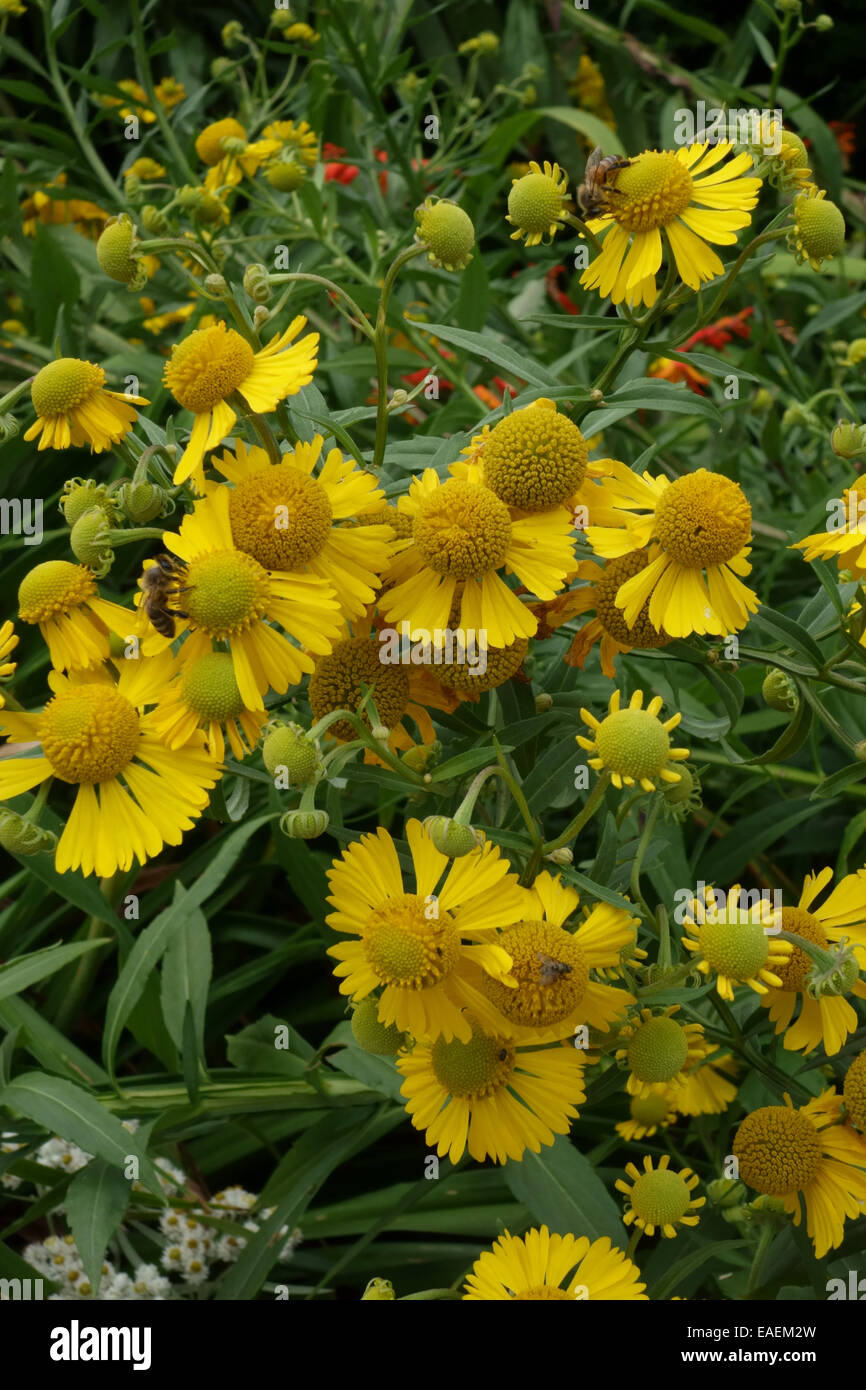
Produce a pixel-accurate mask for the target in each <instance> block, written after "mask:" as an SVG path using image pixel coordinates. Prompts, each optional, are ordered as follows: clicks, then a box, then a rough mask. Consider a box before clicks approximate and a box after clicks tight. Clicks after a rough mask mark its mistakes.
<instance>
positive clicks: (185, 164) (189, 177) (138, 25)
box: [130, 0, 201, 188]
mask: <svg viewBox="0 0 866 1390" xmlns="http://www.w3.org/2000/svg"><path fill="white" fill-rule="evenodd" d="M130 12H131V19H132V51H133V53H134V54H135V66H136V69H137V71H138V78H139V81H140V82H141V85H142V87H143V88H144V90H145V91H146V93H147V100H148V103H149V105H150V109H151V111H152V112H153V114H154V115H155V116H156V119H157V123H158V125H159V128H160V130H161V132H162V137H163V139H164V140H165V143H166V145H167V146H168V148H169V150H170V151H171V154H172V156H173V158H174V160H175V163H176V164H177V166H178V168H179V169H180V171H181V173H182V174H183V176H184V178H185V179H186V181H187V183H189V184H193V185H195V187H196V188H197V187H198V185H199V184H200V183H201V179H199V178H197V177H196V175H195V172H194V170H193V168H192V166H191V165H190V163H189V161H188V160H187V157H186V155H185V154H184V152H183V150H182V149H181V147H180V145H179V143H178V140H177V137H176V135H175V133H174V131H173V130H172V128H171V124H170V122H169V120H168V118H167V116H166V114H165V111H164V110H163V106H162V102H161V101H159V100H158V98H157V95H156V90H155V88H154V85H153V74H152V73H151V70H150V63H149V62H148V61H147V48H146V46H145V41H144V26H143V24H142V20H141V9H140V7H139V0H131V5H130Z"/></svg>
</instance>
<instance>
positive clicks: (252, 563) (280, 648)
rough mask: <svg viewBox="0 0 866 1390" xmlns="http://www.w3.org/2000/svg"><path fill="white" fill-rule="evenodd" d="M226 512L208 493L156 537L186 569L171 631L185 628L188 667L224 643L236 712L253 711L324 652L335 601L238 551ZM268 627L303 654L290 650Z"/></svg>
mask: <svg viewBox="0 0 866 1390" xmlns="http://www.w3.org/2000/svg"><path fill="white" fill-rule="evenodd" d="M229 505H230V493H229V489H228V488H227V487H223V486H222V485H215V486H212V487H210V488H209V489H208V496H207V497H206V498H205V499H204V500H203V501H200V502H197V503H196V504H195V506H194V508H193V510H192V511H191V512H190V513H188V515H187V516H185V517H184V519H183V521H182V522H181V526H180V530H179V532H178V533H177V534H174V533H172V532H169V531H166V532H165V533H164V535H163V542H164V544H165V545H166V547H167V548H168V549H169V550H170V551H171V552H172V553H173V554H174V555H177V556H178V557H179V558H180V559H181V560H182V561H183V562H184V565H185V567H186V570H185V574H184V576H183V577H182V578H181V579H180V581H179V583H178V585H177V587H178V589H179V590H180V589H182V590H183V592H182V593H181V594H180V595H179V597H180V599H181V601H182V603H183V606H184V610H185V613H186V616H181V615H180V614H179V613H178V612H177V611H175V614H174V616H175V625H176V628H177V631H178V633H180V632H183V631H184V630H185V629H187V628H189V629H192V631H191V635H190V636H189V637H188V638H187V641H186V643H185V644H184V645H185V648H186V649H188V650H187V651H186V652H185V655H186V659H188V660H190V661H192V660H194V659H195V658H197V657H201V656H205V655H207V654H208V653H209V652H210V651H211V650H212V644H213V642H220V643H226V644H227V646H228V650H229V652H230V654H231V658H232V663H233V666H234V674H235V680H236V681H237V686H238V690H239V692H240V697H241V699H242V701H243V703H244V706H245V707H246V709H248V710H260V709H263V708H264V702H263V700H262V696H263V695H264V694H265V692H266V691H267V690H268V689H269V688H270V689H273V690H276V691H277V692H278V693H279V694H283V693H284V692H285V691H286V690H287V689H288V688H289V686H290V685H297V684H298V682H299V681H300V679H301V677H302V675H303V673H304V672H309V671H312V670H313V666H314V662H313V657H312V656H311V655H310V653H320V654H321V653H324V652H327V651H330V649H331V642H332V641H333V639H334V638H335V637H337V636H338V634H339V630H340V629H339V617H338V609H337V601H336V598H335V597H334V591H333V589H331V588H330V587H329V586H328V585H327V584H325V583H324V582H323V581H322V580H321V579H317V578H316V577H315V576H314V575H300V574H287V573H278V572H276V571H273V570H267V569H265V568H264V566H263V565H260V564H259V562H258V560H255V559H253V557H252V556H251V555H247V554H245V553H244V552H243V551H242V550H239V549H238V547H237V546H236V544H235V541H234V537H233V536H232V529H231V520H230V516H229ZM275 622H276V623H279V624H280V626H281V627H282V629H283V631H284V632H285V633H287V634H289V635H290V636H291V637H294V638H295V639H296V640H297V641H298V642H301V643H303V646H304V647H305V648H306V649H307V650H304V651H302V650H300V649H299V648H298V647H294V646H292V644H291V643H290V642H289V640H288V637H285V636H283V635H281V634H280V633H279V632H278V631H277V629H276V628H275V627H274V626H273V624H274V623H275ZM169 640H170V639H168V638H160V637H157V636H156V635H155V634H154V635H153V636H152V637H150V638H149V639H148V650H152V651H157V650H161V649H163V648H164V647H165V645H166V643H167V642H168V641H169Z"/></svg>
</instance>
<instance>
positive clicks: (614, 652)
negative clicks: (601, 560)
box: [555, 550, 673, 680]
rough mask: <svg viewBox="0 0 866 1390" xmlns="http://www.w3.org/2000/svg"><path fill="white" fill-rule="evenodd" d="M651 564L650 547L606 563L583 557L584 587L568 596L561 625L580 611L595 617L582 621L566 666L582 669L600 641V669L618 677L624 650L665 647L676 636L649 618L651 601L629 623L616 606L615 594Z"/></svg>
mask: <svg viewBox="0 0 866 1390" xmlns="http://www.w3.org/2000/svg"><path fill="white" fill-rule="evenodd" d="M648 564H649V552H648V551H647V550H631V551H629V552H628V553H627V554H626V555H620V556H618V557H617V558H616V559H614V560H608V561H606V563H605V564H604V565H597V564H596V563H595V561H594V560H581V562H580V564H579V565H578V567H577V571H576V578H578V579H581V580H583V584H582V586H581V588H579V589H576V590H575V591H574V592H573V593H571V594H569V595H568V604H567V607H566V608H564V610H563V613H562V614H561V615H557V616H558V617H559V618H560V619H561V621H557V622H556V624H555V625H556V626H557V627H559V626H561V624H562V623H563V622H567V621H568V619H570V618H573V617H576V616H577V615H578V614H583V613H590V612H592V611H593V610H594V611H595V617H594V618H590V620H589V621H588V622H586V623H584V624H583V627H582V628H581V629H580V631H579V632H578V633H577V635H576V636H575V638H574V640H573V642H572V644H571V646H570V647H569V649H568V651H567V652H566V654H565V657H564V660H565V663H566V665H567V666H579V667H580V668H581V670H583V667H584V666H585V664H586V659H587V657H588V656H589V653H590V651H591V650H592V648H593V646H594V645H595V643H596V642H598V643H599V655H600V657H601V669H602V673H603V675H605V676H607V677H608V678H609V679H610V680H613V679H614V677H615V676H616V667H615V665H614V661H615V658H616V657H617V656H618V655H619V654H620V653H621V652H630V651H633V650H634V649H635V648H637V649H639V650H641V651H652V650H654V649H655V648H657V647H665V646H667V644H668V643H669V642H671V641H673V638H671V637H669V636H668V634H667V633H666V632H659V631H658V629H657V628H655V627H654V626H653V624H652V623H651V622H650V619H649V612H648V608H649V604H648V602H647V603H645V604H644V605H643V607H642V608H641V609H640V611H639V612H638V613H637V615H636V616H635V618H634V620H633V622H631V623H627V622H626V620H625V617H624V615H623V612H622V609H621V608H618V607H617V604H616V596H617V594H618V593H619V591H620V589H621V588H622V586H623V585H624V584H625V583H626V582H627V581H628V580H629V579H631V578H632V577H633V576H634V575H636V574H639V573H640V572H641V571H642V570H645V569H646V567H647V565H648Z"/></svg>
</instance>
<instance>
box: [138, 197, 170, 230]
mask: <svg viewBox="0 0 866 1390" xmlns="http://www.w3.org/2000/svg"><path fill="white" fill-rule="evenodd" d="M140 216H141V225H142V227H143V228H144V230H145V231H146V232H150V235H151V236H164V235H165V233H166V232H167V231H168V225H169V224H168V218H167V217H166V215H165V213H164V212H163V211H162V210H161V209H160V208H158V207H154V205H153V203H145V205H144V207H143V208H142V209H141V214H140Z"/></svg>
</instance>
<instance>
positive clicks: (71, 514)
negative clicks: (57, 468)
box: [57, 478, 117, 526]
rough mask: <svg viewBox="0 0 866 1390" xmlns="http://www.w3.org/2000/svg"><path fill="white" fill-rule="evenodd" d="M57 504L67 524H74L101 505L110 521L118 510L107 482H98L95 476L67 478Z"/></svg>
mask: <svg viewBox="0 0 866 1390" xmlns="http://www.w3.org/2000/svg"><path fill="white" fill-rule="evenodd" d="M57 505H58V506H59V508H60V510H61V512H62V513H63V519H64V521H65V522H66V525H67V526H74V525H75V523H76V521H78V519H79V517H82V516H84V513H85V512H89V511H92V510H93V508H94V507H101V508H102V510H103V511H104V512H105V515H106V517H107V519H108V520H109V521H112V520H113V519H114V515H115V512H116V510H117V509H116V506H115V502H114V498H113V497H109V495H108V492H107V490H106V487H105V483H97V482H96V480H95V479H94V478H67V480H66V482H65V483H64V484H63V492H62V494H61V497H60V501H59V502H58V504H57Z"/></svg>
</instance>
